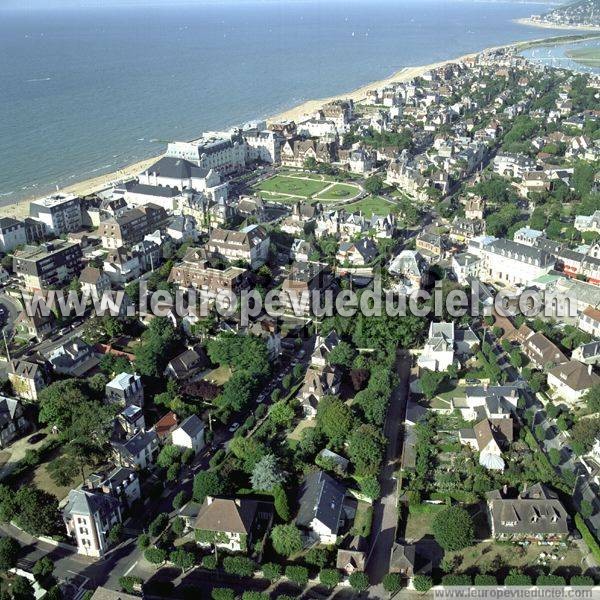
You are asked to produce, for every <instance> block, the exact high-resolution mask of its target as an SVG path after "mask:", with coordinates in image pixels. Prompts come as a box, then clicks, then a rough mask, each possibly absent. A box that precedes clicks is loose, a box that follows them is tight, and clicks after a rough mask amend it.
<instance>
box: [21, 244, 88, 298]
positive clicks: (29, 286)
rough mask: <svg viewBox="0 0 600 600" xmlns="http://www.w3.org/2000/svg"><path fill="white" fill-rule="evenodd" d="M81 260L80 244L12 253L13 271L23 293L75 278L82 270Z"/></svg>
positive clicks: (54, 245)
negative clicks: (19, 281)
mask: <svg viewBox="0 0 600 600" xmlns="http://www.w3.org/2000/svg"><path fill="white" fill-rule="evenodd" d="M81 259H82V253H81V245H80V244H78V243H73V242H65V241H62V240H54V241H52V242H46V243H44V244H41V245H39V246H25V248H23V249H22V250H18V251H17V252H15V254H14V256H13V271H14V273H15V275H16V276H17V277H18V278H19V279H20V280H21V285H22V286H23V287H24V288H25V289H26V290H28V291H30V292H34V291H41V290H47V289H49V288H53V287H58V286H61V285H62V284H65V283H68V282H70V281H71V280H72V279H73V278H74V277H77V276H78V275H79V273H80V272H81V269H82V262H81Z"/></svg>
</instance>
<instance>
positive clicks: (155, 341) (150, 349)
mask: <svg viewBox="0 0 600 600" xmlns="http://www.w3.org/2000/svg"><path fill="white" fill-rule="evenodd" d="M179 342H180V335H179V333H178V332H177V331H176V330H175V328H174V327H173V325H172V323H171V322H170V321H169V319H167V318H166V317H158V318H156V319H152V321H151V322H150V326H149V327H148V329H147V330H146V331H144V333H143V334H142V343H141V344H138V345H137V346H136V348H135V366H136V369H137V370H138V371H139V372H140V373H141V374H142V375H146V376H148V377H160V376H161V375H162V374H163V372H164V370H165V367H166V366H167V363H168V361H169V358H170V357H171V356H173V354H174V353H175V351H176V349H177V346H178V345H179Z"/></svg>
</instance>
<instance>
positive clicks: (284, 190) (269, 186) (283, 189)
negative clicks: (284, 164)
mask: <svg viewBox="0 0 600 600" xmlns="http://www.w3.org/2000/svg"><path fill="white" fill-rule="evenodd" d="M328 185H330V182H327V181H319V180H315V179H312V178H311V179H298V178H294V177H287V176H285V175H275V177H271V179H266V180H265V181H261V182H260V183H259V184H258V185H257V186H256V189H257V190H259V191H262V192H271V193H275V194H290V195H292V196H297V197H298V198H310V197H311V196H313V195H314V194H318V193H319V192H321V191H323V190H324V189H325V188H326V187H327V186H328ZM270 195H271V194H268V195H267V197H268V196H270Z"/></svg>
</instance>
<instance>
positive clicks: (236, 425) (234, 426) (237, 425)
mask: <svg viewBox="0 0 600 600" xmlns="http://www.w3.org/2000/svg"><path fill="white" fill-rule="evenodd" d="M239 426H240V424H239V423H232V424H231V426H230V427H229V432H230V433H233V432H234V431H237V429H238V427H239Z"/></svg>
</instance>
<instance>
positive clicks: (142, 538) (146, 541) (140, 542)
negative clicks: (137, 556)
mask: <svg viewBox="0 0 600 600" xmlns="http://www.w3.org/2000/svg"><path fill="white" fill-rule="evenodd" d="M136 543H137V547H138V548H144V549H145V548H148V546H150V536H149V535H148V534H147V533H140V535H138V538H137V542H136Z"/></svg>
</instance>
